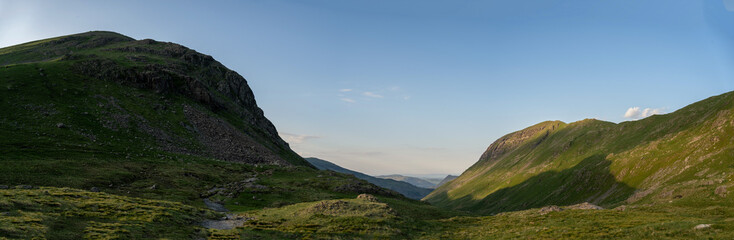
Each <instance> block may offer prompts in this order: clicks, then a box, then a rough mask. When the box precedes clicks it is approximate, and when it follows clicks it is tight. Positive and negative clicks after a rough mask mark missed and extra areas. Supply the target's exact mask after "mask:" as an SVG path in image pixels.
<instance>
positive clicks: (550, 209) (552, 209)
mask: <svg viewBox="0 0 734 240" xmlns="http://www.w3.org/2000/svg"><path fill="white" fill-rule="evenodd" d="M560 211H563V208H560V207H558V206H556V205H551V206H545V207H542V208H541V209H540V210H538V212H539V213H540V215H546V214H548V213H550V212H560Z"/></svg>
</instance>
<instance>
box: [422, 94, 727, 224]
mask: <svg viewBox="0 0 734 240" xmlns="http://www.w3.org/2000/svg"><path fill="white" fill-rule="evenodd" d="M733 180H734V92H729V93H726V94H722V95H719V96H715V97H711V98H708V99H705V100H703V101H700V102H697V103H694V104H691V105H689V106H687V107H685V108H682V109H680V110H678V111H675V112H673V113H670V114H665V115H655V116H651V117H648V118H645V119H642V120H638V121H629V122H622V123H619V124H614V123H610V122H603V121H599V120H593V119H587V120H583V121H579V122H574V123H570V124H565V123H562V122H544V123H541V124H538V125H535V126H532V127H529V128H527V129H524V130H522V131H518V132H515V133H511V134H508V135H507V136H504V137H502V138H500V139H499V140H497V141H496V142H494V143H492V145H490V147H489V148H488V149H487V151H486V152H485V153H484V155H483V156H482V158H481V159H480V160H479V161H478V162H477V163H476V164H474V165H473V166H472V167H471V168H469V169H468V170H466V171H465V172H464V173H463V174H462V175H461V176H460V177H459V178H457V179H455V180H454V181H452V182H451V183H449V184H446V185H444V186H442V187H440V188H438V189H436V190H435V191H434V192H432V193H431V194H430V195H429V196H427V197H426V198H425V200H427V201H428V202H431V203H433V204H436V205H438V206H442V207H448V208H453V209H462V210H471V211H477V212H482V213H498V212H503V211H511V210H522V209H527V208H532V207H540V206H545V205H551V204H557V205H569V204H575V203H580V202H585V201H586V202H593V203H596V204H600V205H602V206H605V207H615V206H618V205H622V204H631V203H653V202H668V201H682V200H685V199H688V198H692V197H696V196H698V197H700V196H705V197H703V198H697V199H698V200H700V201H702V204H705V202H707V201H709V200H717V199H722V198H724V196H726V192H727V189H733V188H734V185H732V183H733ZM717 189H718V190H717ZM717 191H718V193H719V194H717V193H716V192H717Z"/></svg>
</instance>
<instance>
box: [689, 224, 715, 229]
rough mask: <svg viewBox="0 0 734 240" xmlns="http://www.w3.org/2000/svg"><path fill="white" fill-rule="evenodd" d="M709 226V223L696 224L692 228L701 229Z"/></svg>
mask: <svg viewBox="0 0 734 240" xmlns="http://www.w3.org/2000/svg"><path fill="white" fill-rule="evenodd" d="M710 227H711V224H698V225H696V226H695V227H693V229H695V230H701V229H706V228H710Z"/></svg>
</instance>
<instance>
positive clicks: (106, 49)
mask: <svg viewBox="0 0 734 240" xmlns="http://www.w3.org/2000/svg"><path fill="white" fill-rule="evenodd" d="M0 67H1V68H2V71H0V77H2V79H3V84H4V86H3V89H1V90H0V91H2V94H1V95H2V96H0V100H2V101H3V102H4V103H5V104H3V105H2V111H3V112H6V113H9V112H12V113H24V112H27V114H13V115H6V116H4V118H3V119H2V120H3V121H4V122H5V123H7V124H2V126H3V129H1V130H0V131H2V132H3V136H4V138H3V140H2V142H0V145H4V146H17V145H24V146H26V147H27V148H25V149H26V150H24V151H26V152H30V151H28V149H29V148H31V149H33V148H39V147H41V146H43V148H47V149H46V150H48V151H52V152H53V151H65V152H66V151H69V150H70V149H73V150H74V151H102V152H105V153H106V154H128V153H129V151H128V153H126V150H125V149H142V148H146V149H149V150H150V151H163V152H169V153H178V154H188V155H197V156H206V157H212V158H216V159H222V160H227V161H236V162H245V163H252V164H256V163H267V164H285V165H304V166H309V164H308V163H307V162H306V161H304V160H303V159H302V158H301V157H300V156H298V155H297V154H295V153H294V152H293V151H292V150H291V149H290V148H289V146H288V144H287V143H286V142H285V141H283V140H282V139H281V138H280V137H279V136H278V133H277V130H276V129H275V127H274V126H273V124H272V123H271V122H270V121H269V120H268V119H267V118H265V116H264V114H263V111H262V110H261V109H260V108H259V107H258V106H257V103H256V101H255V96H254V94H253V93H252V90H251V89H250V87H249V86H248V84H247V81H246V80H245V79H244V78H243V77H242V76H240V75H239V74H237V73H236V72H234V71H232V70H230V69H228V68H226V67H225V66H223V65H222V64H221V63H219V62H217V61H216V60H214V58H212V57H211V56H209V55H205V54H201V53H198V52H196V51H194V50H191V49H189V48H187V47H184V46H181V45H179V44H175V43H167V42H158V41H155V40H151V39H144V40H137V41H136V40H134V39H132V38H130V37H127V36H124V35H121V34H118V33H113V32H100V31H95V32H87V33H81V34H74V35H69V36H63V37H57V38H51V39H45V40H40V41H35V42H30V43H26V44H21V45H17V46H12V47H8V48H3V49H0ZM28 109H31V110H33V111H26V110H28ZM8 126H16V127H15V128H8ZM31 126H34V127H31ZM36 126H37V127H36ZM39 134H47V135H46V136H45V137H30V138H29V137H28V136H36V135H39ZM49 138H52V139H67V141H65V142H63V143H59V144H56V145H51V146H49V145H48V144H45V143H46V142H47V141H48V139H49ZM126 140H130V141H131V142H127V141H126ZM138 145H144V146H138ZM138 147H139V148H138ZM4 149H13V148H4ZM12 151H15V150H12ZM7 154H8V153H6V155H7Z"/></svg>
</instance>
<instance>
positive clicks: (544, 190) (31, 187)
mask: <svg viewBox="0 0 734 240" xmlns="http://www.w3.org/2000/svg"><path fill="white" fill-rule="evenodd" d="M732 98H734V93H728V94H724V95H721V96H717V97H712V98H710V99H707V100H705V101H702V102H699V103H696V104H693V105H691V106H689V107H686V108H684V109H681V110H679V111H677V112H675V113H672V114H668V115H664V116H654V117H650V118H648V119H644V120H641V121H637V122H625V123H621V124H613V123H606V122H600V121H593V120H586V121H582V122H577V123H571V124H564V123H561V122H547V123H543V124H540V125H537V126H534V127H532V128H530V129H527V130H524V131H520V132H517V133H513V134H510V135H508V136H505V137H503V138H501V139H500V140H498V142H497V143H495V144H492V146H490V147H489V148H488V151H487V153H485V154H484V157H483V159H482V161H479V162H478V163H477V164H475V166H473V167H472V168H471V169H469V170H467V171H466V172H465V173H464V174H462V176H460V177H459V178H457V179H455V180H453V181H450V182H448V183H447V184H445V186H442V187H440V188H439V189H438V190H436V191H435V192H434V194H432V195H431V196H428V199H429V201H431V202H434V203H436V204H435V205H432V204H429V203H428V202H424V201H417V200H413V199H408V198H406V197H404V196H403V195H401V194H399V193H397V192H395V191H393V190H389V189H385V188H382V187H379V186H377V185H375V184H372V183H369V182H367V181H365V180H362V179H359V178H357V177H355V176H354V175H352V174H355V175H358V173H356V172H350V174H345V173H338V172H335V171H327V170H318V169H316V167H314V165H316V166H318V167H319V168H327V167H330V168H334V169H336V168H339V169H342V170H345V171H348V170H346V169H343V168H340V167H338V166H336V165H333V164H330V163H328V162H326V161H313V162H314V163H315V164H314V165H311V164H310V163H309V162H307V161H306V160H304V159H303V158H301V157H300V156H298V155H297V154H296V153H294V152H293V151H291V150H290V148H289V146H288V144H287V143H286V142H284V141H283V140H282V139H281V138H280V137H278V134H277V130H276V129H275V126H273V124H272V123H270V121H269V120H268V119H267V118H265V114H264V113H263V111H262V110H261V109H260V108H259V107H258V106H257V104H256V102H255V97H254V94H253V93H252V91H251V90H250V88H249V87H248V85H247V81H245V80H244V78H243V77H241V76H240V75H239V74H237V73H235V72H234V71H231V70H229V69H227V68H226V67H225V66H224V65H223V64H221V63H219V62H217V61H216V60H214V59H213V58H212V57H210V56H207V55H204V54H201V53H197V52H196V51H194V50H191V49H188V48H186V47H184V46H181V45H178V44H174V43H164V42H158V41H154V40H150V39H146V40H134V39H132V38H129V37H126V36H124V35H121V34H117V33H112V32H87V33H81V34H75V35H69V36H62V37H57V38H51V39H45V40H39V41H35V42H30V43H25V44H21V45H17V46H11V47H7V48H2V49H0V112H1V113H3V114H0V164H1V167H0V239H518V238H520V239H526V238H541V239H660V238H665V239H676V238H679V239H732V238H734V220H733V219H734V197H733V196H734V194H731V193H730V191H731V189H732V185H731V184H732V180H734V179H732V175H731V172H732V171H731V169H732V167H734V164H732V162H731V159H734V151H732V148H731V146H732V141H734V139H732V134H733V133H734V129H732V128H733V127H732V126H733V125H734V124H733V123H732V111H731V109H732V108H733V107H732ZM671 159H673V160H671ZM311 160H314V159H311ZM316 160H317V159H316ZM329 164H330V165H329ZM683 164H685V166H683ZM681 166H682V167H681ZM541 171H542V172H541ZM379 180H382V181H390V182H393V183H395V182H396V183H400V184H403V186H409V187H412V188H414V189H415V188H416V187H414V186H411V185H410V184H408V183H404V182H397V181H393V180H386V179H379ZM492 184H494V185H492ZM502 184H504V185H502ZM487 186H490V187H492V186H496V187H502V186H504V188H502V190H493V189H488V188H487ZM426 191H429V190H427V189H426ZM426 193H427V192H424V193H422V194H424V195H425V194H426ZM467 193H469V194H467ZM600 193H601V194H600ZM462 194H463V195H462ZM455 196H463V197H455ZM482 196H484V197H482ZM589 196H591V197H589ZM475 199H476V200H475ZM597 200H598V201H597ZM580 201H591V202H594V203H598V204H601V205H602V206H604V207H615V208H614V209H599V208H598V207H595V206H593V205H590V204H575V203H579V202H580ZM567 203H569V204H567ZM546 204H557V205H560V206H546ZM623 204H624V205H623ZM567 205H573V206H567ZM437 206H443V207H444V208H439V207H437ZM454 209H466V210H469V211H461V210H454ZM508 210H521V211H514V212H504V211H508ZM501 211H502V213H499V214H496V215H492V213H496V212H501Z"/></svg>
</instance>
